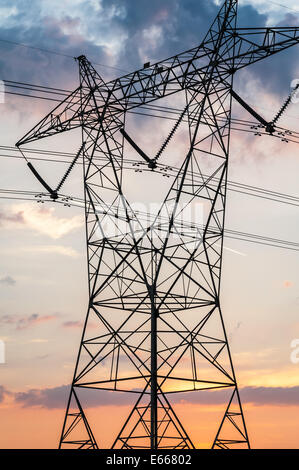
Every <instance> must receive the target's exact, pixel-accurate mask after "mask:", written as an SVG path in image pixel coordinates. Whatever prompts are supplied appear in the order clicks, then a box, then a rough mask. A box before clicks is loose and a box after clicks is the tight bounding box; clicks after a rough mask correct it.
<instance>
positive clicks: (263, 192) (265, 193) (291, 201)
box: [0, 145, 299, 207]
mask: <svg viewBox="0 0 299 470" xmlns="http://www.w3.org/2000/svg"><path fill="white" fill-rule="evenodd" d="M1 151H4V152H12V153H18V152H19V150H18V149H17V148H15V147H11V146H3V145H2V146H1V145H0V152H1ZM26 152H27V156H28V154H30V156H28V158H29V159H30V160H34V161H41V162H51V163H62V164H69V163H70V159H73V158H74V156H75V155H74V154H73V153H70V152H60V151H49V150H42V149H36V148H28V149H26ZM31 155H40V156H33V157H32V156H31ZM0 156H1V157H3V158H13V159H23V157H22V156H21V155H10V154H3V153H0ZM41 156H43V157H41ZM47 156H55V157H62V158H63V160H61V159H57V158H55V159H54V158H46V157H47ZM93 158H94V160H96V161H104V160H105V157H99V156H94V157H93ZM123 163H124V165H125V167H126V168H127V169H128V168H131V169H133V167H134V166H136V165H138V166H139V167H140V166H141V167H142V166H143V164H142V163H140V161H139V160H135V159H123ZM76 164H80V165H81V164H82V161H78V162H77V163H76ZM158 170H160V171H161V173H162V174H163V172H176V171H177V170H178V169H177V168H176V167H174V166H172V167H169V166H165V165H163V164H160V165H158ZM143 171H148V170H147V168H146V166H145V168H144V170H143ZM202 177H204V175H200V174H199V173H197V172H196V171H193V179H196V178H197V179H198V178H200V180H202ZM197 181H198V180H197ZM217 181H218V180H217V178H215V184H216V183H217ZM209 185H210V186H212V185H213V184H212V183H211V182H210V183H209ZM228 189H229V191H231V192H235V193H239V194H245V195H248V196H254V197H258V198H261V199H264V200H269V201H273V202H278V203H283V204H287V205H291V206H296V207H297V206H299V196H298V197H297V196H293V195H289V194H285V193H282V192H278V191H273V190H268V189H265V188H261V187H258V186H252V185H248V184H244V183H239V182H236V181H230V180H228Z"/></svg>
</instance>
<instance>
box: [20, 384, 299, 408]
mask: <svg viewBox="0 0 299 470" xmlns="http://www.w3.org/2000/svg"><path fill="white" fill-rule="evenodd" d="M69 391H70V387H69V386H67V385H62V386H60V387H54V388H45V389H42V390H37V389H32V390H29V391H27V392H20V393H16V394H15V401H16V402H17V403H19V404H21V405H22V406H24V407H31V406H41V407H44V408H49V409H52V408H64V407H65V404H66V401H67V398H68V394H69ZM77 392H78V393H79V394H80V398H81V399H82V401H83V400H85V403H86V405H87V406H88V407H97V406H111V405H114V406H124V405H128V404H132V402H133V401H134V396H133V394H130V393H121V392H119V393H117V392H113V391H112V392H110V391H107V390H87V389H84V388H77ZM228 392H230V393H231V389H226V390H224V391H223V390H217V391H211V392H207V391H202V392H200V391H198V392H187V393H177V394H171V395H170V396H169V399H170V401H171V402H172V403H174V404H175V403H177V404H179V403H181V404H202V405H220V404H223V403H226V402H227V393H228ZM225 393H226V395H225ZM240 396H241V400H242V402H243V403H252V404H254V405H256V406H262V405H273V406H297V405H299V386H297V387H244V388H242V389H240Z"/></svg>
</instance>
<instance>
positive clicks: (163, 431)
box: [17, 0, 299, 449]
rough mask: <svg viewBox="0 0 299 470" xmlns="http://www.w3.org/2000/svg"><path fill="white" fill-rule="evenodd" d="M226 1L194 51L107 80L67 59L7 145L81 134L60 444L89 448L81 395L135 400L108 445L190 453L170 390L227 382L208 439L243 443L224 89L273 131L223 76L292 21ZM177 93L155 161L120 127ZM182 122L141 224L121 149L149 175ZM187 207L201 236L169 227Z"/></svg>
mask: <svg viewBox="0 0 299 470" xmlns="http://www.w3.org/2000/svg"><path fill="white" fill-rule="evenodd" d="M237 3H238V2H237V0H227V1H225V3H224V5H223V6H222V8H221V9H220V11H219V13H218V15H217V17H216V19H215V21H214V22H213V24H212V26H211V27H210V29H209V31H208V33H207V35H206V36H205V38H204V40H203V41H202V43H201V44H200V45H199V46H198V47H195V48H193V49H190V50H188V51H186V52H183V53H181V54H178V55H175V56H173V57H171V58H169V59H167V60H164V61H161V62H158V63H156V64H154V65H150V64H149V63H148V64H145V65H144V67H143V69H141V70H138V71H136V72H133V73H129V74H127V75H125V76H123V77H120V78H117V79H115V80H112V81H110V82H107V83H105V82H104V81H103V80H102V78H101V77H100V76H99V74H98V73H97V72H96V70H95V69H94V68H93V67H92V65H91V63H90V62H89V61H88V60H87V59H86V57H85V56H80V57H78V63H79V71H80V85H79V87H78V88H77V89H76V90H74V91H73V92H72V93H71V94H70V95H69V96H68V97H67V98H66V99H65V100H64V101H62V102H61V103H60V104H59V105H58V106H57V107H56V108H55V109H54V110H53V111H52V112H51V113H49V114H48V115H47V116H46V117H45V118H44V119H42V120H41V121H40V122H39V123H38V124H37V126H35V127H34V128H33V129H32V130H31V131H30V132H29V133H28V134H26V136H25V137H23V138H22V139H21V140H20V141H19V142H18V143H17V146H18V147H20V146H21V145H24V144H27V143H30V142H32V141H35V140H38V139H41V138H44V137H48V136H52V135H55V134H58V133H61V132H65V131H68V130H71V129H75V128H79V127H81V128H82V142H83V143H82V148H81V151H82V152H83V162H84V190H85V215H86V233H87V253H88V270H89V272H88V280H89V306H88V312H87V316H86V321H85V325H84V328H83V334H82V340H81V343H80V348H79V353H78V357H77V363H76V367H75V372H74V378H73V382H72V386H71V392H70V397H69V401H68V404H67V410H66V415H65V421H64V425H63V431H62V434H61V440H60V447H76V448H81V449H82V448H98V444H97V442H96V440H95V437H94V433H93V430H92V429H91V426H90V424H89V421H88V419H87V414H86V410H85V409H84V405H83V404H82V400H81V398H80V392H81V393H82V390H83V391H84V390H85V391H86V389H98V390H106V391H110V392H109V393H115V392H117V391H118V392H120V391H122V392H123V393H127V394H131V396H132V397H135V396H136V400H135V402H134V404H133V406H132V410H131V412H130V413H129V416H128V417H127V419H126V420H125V422H124V423H123V425H122V427H121V428H120V431H119V433H118V435H117V436H116V438H115V441H114V443H113V446H112V447H113V448H128V449H134V448H151V449H156V448H176V449H184V448H194V444H193V443H192V441H191V439H190V437H189V436H188V434H187V431H186V430H185V428H184V427H183V424H182V422H181V421H180V419H179V417H178V415H177V413H176V412H175V410H174V406H173V404H172V402H171V400H172V399H171V397H173V396H175V395H173V394H175V393H176V392H178V391H179V392H183V391H193V393H197V394H200V393H201V391H202V390H216V389H227V390H228V391H229V392H230V395H229V398H228V401H227V404H226V408H225V411H224V414H223V417H222V420H220V422H219V423H218V424H217V427H216V435H215V439H214V441H213V443H212V447H213V448H234V447H249V440H248V435H247V430H246V425H245V420H244V415H243V411H242V406H241V401H240V396H239V391H238V387H237V381H236V377H235V373H234V368H233V364H232V359H231V354H230V349H229V345H228V339H227V335H226V332H225V327H224V322H223V316H222V312H221V308H220V301H219V295H220V280H221V268H222V251H223V230H224V219H225V208H226V186H227V168H228V157H229V147H230V120H231V107H232V97H234V98H236V99H237V100H238V101H239V103H240V104H241V105H243V106H244V107H245V108H246V109H247V110H248V111H249V112H251V114H253V115H254V116H255V117H256V118H257V119H259V121H260V122H261V125H264V126H265V128H266V129H267V131H268V132H269V133H273V132H274V130H275V127H274V125H271V123H270V124H268V123H267V122H266V121H264V120H263V119H262V118H260V116H259V115H258V114H257V113H255V111H254V110H252V108H251V107H250V106H248V105H246V103H245V102H244V101H243V100H242V99H241V98H240V97H239V96H238V95H237V94H236V93H235V92H234V91H233V77H234V74H235V73H236V72H237V71H238V70H240V69H242V68H244V67H247V66H249V65H251V64H254V63H256V62H258V61H260V60H262V59H265V58H267V57H269V56H271V55H273V54H276V53H278V52H280V51H282V50H284V49H286V48H288V47H290V46H293V45H295V44H297V43H298V42H299V28H295V27H285V28H284V27H280V28H247V29H244V28H238V27H237V25H236V21H237ZM182 91H183V92H184V93H185V107H184V109H183V112H182V115H181V116H180V118H179V120H178V122H177V123H176V124H175V126H174V128H173V129H172V131H171V132H170V135H169V137H168V138H167V139H166V141H165V142H164V144H163V145H162V147H161V149H160V150H159V151H158V153H157V154H156V156H155V157H152V156H150V155H149V152H146V151H145V150H141V148H140V147H139V146H138V145H137V143H136V142H135V139H133V138H132V137H131V136H130V135H129V134H128V132H127V131H126V130H125V116H126V113H128V112H129V111H130V110H132V109H134V108H138V107H139V106H142V105H146V104H148V103H150V102H153V101H156V100H159V99H160V98H164V97H167V96H170V95H172V94H175V93H179V92H182ZM183 120H185V121H186V120H187V122H188V130H189V143H188V151H187V152H186V155H185V156H184V157H183V158H182V161H183V163H182V165H181V167H180V169H179V171H178V172H177V174H176V177H175V178H174V180H173V181H172V182H171V184H170V186H169V190H168V193H167V195H166V197H165V199H164V201H163V203H162V205H161V208H160V210H159V212H158V214H157V215H156V216H155V217H154V219H153V220H152V221H151V222H150V223H148V224H147V225H146V224H144V223H143V222H142V220H141V219H140V217H139V216H138V213H136V211H134V210H133V209H132V207H131V205H130V204H129V202H128V198H127V197H126V194H125V193H124V185H123V178H124V168H123V158H124V152H125V147H124V144H125V143H126V144H128V145H129V146H130V147H133V149H135V151H136V152H137V153H138V154H139V156H140V158H142V159H143V160H145V162H146V163H147V164H148V167H149V169H150V171H149V173H148V177H149V178H151V174H152V172H155V170H156V169H157V165H158V158H159V157H160V156H161V154H162V152H164V150H165V147H166V145H167V144H168V142H169V141H170V139H171V138H172V136H173V134H174V132H175V131H176V129H177V127H178V126H179V124H180V123H181V122H182V121H183ZM76 158H77V156H76ZM31 169H32V168H31ZM195 171H196V172H197V174H198V173H199V174H200V175H201V177H200V178H198V177H195V176H194V177H193V173H194V174H195ZM137 176H138V175H136V177H137ZM39 179H40V181H41V183H42V184H44V185H45V184H46V183H45V182H44V180H43V179H42V178H39ZM45 187H46V188H47V190H50V192H51V188H49V186H48V185H46V186H45ZM51 195H52V197H53V199H55V198H56V197H57V192H55V191H52V193H51ZM194 201H195V202H202V203H204V207H205V216H204V220H203V224H202V226H203V228H202V230H201V231H200V230H199V229H198V226H192V223H190V224H186V223H185V222H184V223H183V224H181V222H180V220H181V219H180V217H181V216H184V212H185V211H186V210H187V209H188V208H189V207H190V206H191V205H192V204H193V203H194ZM103 208H104V209H103ZM179 216H180V217H179ZM112 226H113V227H114V233H111V232H110V231H109V230H111V227H112ZM107 227H108V228H107ZM100 444H101V443H99V445H100Z"/></svg>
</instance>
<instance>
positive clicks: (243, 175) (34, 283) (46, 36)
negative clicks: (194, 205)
mask: <svg viewBox="0 0 299 470" xmlns="http://www.w3.org/2000/svg"><path fill="white" fill-rule="evenodd" d="M219 3H220V4H221V2H216V1H212V0H152V1H151V2H147V1H145V0H86V1H83V0H72V1H71V0H65V1H64V2H61V1H58V0H51V1H50V0H41V1H37V0H30V1H29V0H19V1H15V2H11V1H8V0H7V1H5V0H0V52H1V54H0V79H2V80H12V81H19V82H27V83H33V84H37V85H41V86H51V87H55V88H62V89H66V90H72V89H74V88H75V87H76V86H77V85H78V65H77V62H75V61H74V60H73V59H72V57H76V56H79V55H80V54H85V55H86V56H87V57H88V58H89V59H90V60H91V61H92V62H93V63H94V66H95V67H96V69H97V70H98V72H99V73H100V74H101V75H102V77H103V79H104V80H110V79H113V78H116V77H117V76H119V75H121V74H123V73H124V72H126V71H132V70H135V69H138V68H140V67H142V66H143V64H144V63H145V62H147V61H151V62H152V63H153V62H154V61H155V60H160V59H163V58H167V57H169V56H171V55H173V54H176V53H178V52H181V51H184V50H186V49H190V48H192V47H194V46H196V45H198V44H199V43H200V41H201V39H202V38H203V36H204V34H205V32H206V31H207V27H208V25H209V24H210V23H211V21H212V19H213V18H214V17H215V15H216V14H217V11H218V8H219V6H218V5H219ZM296 4H297V2H296V0H288V1H283V0H281V1H279V2H273V3H272V2H268V1H263V0H243V1H240V2H239V26H240V27H245V26H249V27H258V26H259V27H262V26H269V25H273V26H284V25H288V26H298V25H299V12H298V13H297V12H296V11H294V10H296V9H298V6H297V5H296ZM15 43H21V44H25V45H29V46H32V48H28V47H24V46H19V45H16V44H15ZM38 48H39V49H38ZM41 49H44V50H48V51H52V53H50V52H45V51H43V50H41ZM53 52H56V53H57V54H56V53H53ZM100 64H102V65H100ZM296 78H299V61H298V46H297V47H293V48H292V49H290V50H288V51H285V52H283V53H282V54H280V55H277V56H275V57H272V58H270V59H267V60H265V61H262V62H261V63H260V64H256V65H254V66H253V67H251V68H250V69H248V70H244V71H242V72H240V73H239V74H237V75H236V78H235V89H236V91H237V92H238V93H239V94H240V95H241V96H242V97H243V98H244V99H246V100H247V101H248V102H249V103H250V104H251V105H252V106H253V107H255V109H256V110H258V112H260V113H262V115H263V116H265V118H266V119H271V118H272V117H273V116H274V115H275V113H276V112H277V111H278V109H279V108H280V107H281V105H282V103H283V101H284V100H285V99H286V97H287V96H288V94H289V93H290V86H291V82H292V80H294V79H296ZM0 106H1V108H2V113H1V115H0V119H1V145H3V146H6V145H7V146H14V145H15V143H16V142H17V140H18V139H20V138H21V137H22V136H23V135H24V134H25V133H26V132H27V131H28V130H30V129H31V128H32V127H33V126H34V125H35V124H36V123H37V122H38V121H39V120H40V119H41V118H42V117H43V116H44V115H45V114H46V113H47V112H49V111H50V109H51V108H52V107H53V104H52V103H51V102H48V101H43V100H38V99H34V98H26V97H22V96H14V95H6V96H5V102H4V103H1V104H0ZM298 106H299V105H298V104H297V105H296V104H291V105H290V106H289V108H288V110H287V112H286V113H285V115H284V116H283V118H282V119H281V121H280V125H281V126H283V127H286V128H288V129H291V130H294V131H299V112H298ZM233 113H234V115H235V116H238V117H242V118H244V119H249V120H251V119H252V118H251V116H249V115H247V114H246V113H245V111H243V110H242V109H241V108H240V107H239V106H238V105H236V104H235V105H234V109H233ZM132 125H133V126H135V127H134V128H135V130H136V132H137V137H138V138H139V142H141V143H142V145H144V146H147V148H148V147H149V146H150V145H153V144H152V137H151V136H152V134H155V133H156V134H157V133H158V132H160V133H161V134H162V137H163V136H165V135H167V132H168V131H169V129H168V126H169V124H168V123H164V122H163V123H162V124H161V122H160V121H155V120H154V122H152V121H151V124H150V125H151V126H152V127H151V132H150V133H147V132H144V130H145V127H144V126H141V127H140V128H138V122H137V121H134V119H133V120H132ZM138 129H139V134H138ZM32 147H35V148H41V149H48V150H50V149H51V150H55V149H60V150H62V151H67V152H73V151H75V150H76V149H77V148H78V142H77V141H76V139H74V138H72V137H70V136H69V135H67V134H65V135H63V136H60V137H59V138H58V140H57V141H55V142H48V141H44V142H37V143H34V144H32ZM178 152H179V150H178ZM1 153H5V152H3V151H2V152H1ZM177 158H179V155H178V156H177ZM0 161H1V166H2V171H1V175H0V179H1V180H0V188H1V189H20V190H31V191H41V188H40V186H39V183H38V182H37V181H36V180H35V179H34V177H33V175H32V174H30V173H29V171H28V169H27V167H26V164H25V162H24V161H23V160H22V159H13V158H8V157H5V156H3V155H1V156H0ZM298 165H299V161H298V148H297V144H295V143H291V142H290V143H288V144H286V143H284V142H282V141H281V140H279V139H274V138H273V139H272V138H271V137H269V136H263V137H259V136H254V135H253V134H245V133H238V132H236V131H234V132H233V135H232V142H231V155H230V166H229V179H231V180H233V181H238V182H241V183H244V184H248V185H254V186H257V187H263V188H267V189H271V190H274V191H277V192H282V193H286V194H290V195H298V177H297V175H298ZM36 166H37V168H38V170H39V171H41V173H42V174H43V175H47V178H48V181H50V182H54V181H57V178H59V177H61V175H62V173H63V171H64V168H65V167H64V165H63V164H55V163H53V162H48V163H41V162H39V163H38V164H37V165H36ZM133 178H136V175H135V176H134V175H133V176H132V180H130V181H132V182H133V181H134V184H135V185H136V186H134V188H135V189H136V198H137V197H138V196H137V190H138V189H140V188H141V189H142V185H141V183H140V182H139V183H138V182H136V183H135V181H136V180H133ZM138 185H139V187H138ZM147 189H148V194H149V196H148V198H149V201H150V197H151V196H150V194H151V193H150V188H147ZM65 193H66V194H70V195H77V196H79V197H82V171H81V168H80V166H79V165H78V167H76V168H75V169H74V170H73V172H72V174H71V177H70V178H69V180H68V182H67V184H66V185H65ZM153 199H154V198H153ZM137 202H138V200H137ZM150 202H151V201H150ZM227 204H228V206H227V207H228V209H227V220H226V223H227V227H228V228H230V229H233V230H240V231H244V232H249V233H254V234H260V235H264V236H269V237H273V238H281V239H284V240H290V241H295V242H298V228H299V222H298V221H299V218H298V209H297V207H295V206H290V205H283V204H278V203H274V202H272V201H267V200H260V199H258V198H254V197H250V196H246V195H241V194H237V193H229V194H228V201H227ZM225 246H226V247H227V248H228V249H227V250H225V251H224V260H223V279H222V291H221V299H222V308H223V314H224V319H225V324H226V328H227V332H228V336H229V340H230V346H231V350H232V357H233V362H234V366H235V370H236V375H237V379H238V384H239V387H240V394H241V399H242V402H243V406H244V413H245V418H246V422H247V427H248V433H249V437H250V438H251V444H252V447H254V448H288V447H289V448H299V439H298V435H299V433H298V431H299V363H294V361H293V362H292V361H291V353H292V348H291V342H292V341H294V340H296V339H297V338H299V318H298V309H299V291H298V288H299V278H298V262H299V255H298V253H297V252H296V251H287V250H283V249H278V248H274V247H265V246H262V245H255V244H251V243H246V242H242V241H237V240H232V239H227V240H226V241H225ZM0 254H1V264H0V291H1V303H0V340H2V341H3V344H4V345H5V362H4V363H0V384H1V385H0V418H1V419H0V447H1V448H55V447H57V443H58V439H59V434H60V430H61V425H62V421H63V417H64V410H65V406H66V400H67V397H68V391H69V384H70V382H71V380H72V374H73V370H74V364H75V359H76V353H77V349H78V346H79V341H80V336H81V330H82V326H83V322H84V318H85V314H86V309H87V302H88V292H87V263H86V253H85V228H84V214H83V210H82V209H80V208H73V207H64V206H63V205H57V204H56V205H55V204H54V203H52V204H50V203H44V204H42V203H36V202H28V201H27V202H25V201H18V200H9V199H6V200H5V199H2V200H1V203H0ZM298 356H299V355H298ZM222 405H223V400H221V399H220V398H219V397H217V396H216V395H212V396H211V397H209V398H206V399H203V400H202V401H200V402H198V401H197V399H196V400H195V399H194V398H192V397H187V398H184V399H183V398H181V397H179V398H178V400H177V404H176V406H177V411H178V413H179V414H181V415H184V416H185V424H186V427H188V430H190V435H191V436H192V437H193V438H194V440H195V442H196V444H197V445H198V446H199V447H207V446H208V445H209V442H210V440H211V439H212V438H213V436H212V427H211V426H210V422H211V421H213V419H214V418H215V419H217V416H218V415H219V414H220V413H221V409H222V408H221V406H222ZM128 412H129V404H128V403H126V402H125V401H124V400H119V401H117V400H116V398H112V397H111V394H108V395H107V394H106V395H105V394H103V395H102V398H101V401H100V404H99V400H98V398H97V399H95V400H94V402H92V403H91V404H90V410H89V415H90V417H91V420H92V421H93V423H94V426H95V428H96V429H97V430H98V432H99V435H100V436H101V435H103V429H101V426H102V427H103V423H109V425H108V428H107V429H105V432H104V437H103V438H102V441H101V442H102V446H103V447H105V446H109V443H111V440H112V438H113V436H114V435H115V433H116V432H117V430H118V427H119V426H120V422H119V419H120V417H121V419H125V417H126V416H127V414H128ZM111 417H112V419H111ZM195 417H196V418H195Z"/></svg>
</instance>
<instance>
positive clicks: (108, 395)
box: [15, 385, 134, 409]
mask: <svg viewBox="0 0 299 470" xmlns="http://www.w3.org/2000/svg"><path fill="white" fill-rule="evenodd" d="M76 390H77V393H78V395H79V397H80V399H81V400H82V402H84V401H85V403H86V404H87V405H88V407H97V406H109V405H114V406H122V405H127V404H132V402H133V401H134V397H133V398H132V394H131V393H130V394H128V393H120V392H119V393H117V392H109V391H107V390H87V389H84V388H81V389H79V388H77V389H76ZM69 392H70V387H69V386H68V385H62V386H60V387H54V388H45V389H42V390H37V389H32V390H29V391H28V392H19V393H16V394H15V401H16V403H19V404H21V405H22V406H24V407H31V406H41V407H44V408H48V409H52V408H65V405H66V402H67V399H68V395H69Z"/></svg>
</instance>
